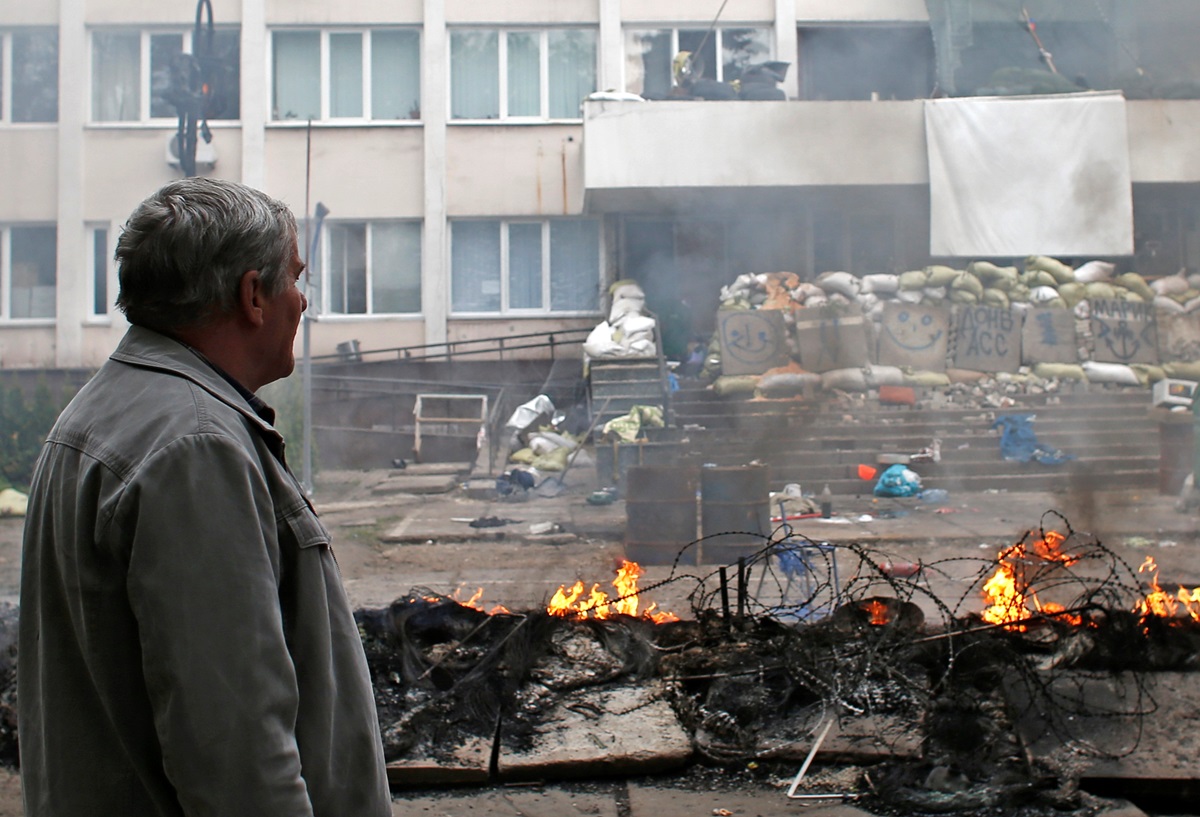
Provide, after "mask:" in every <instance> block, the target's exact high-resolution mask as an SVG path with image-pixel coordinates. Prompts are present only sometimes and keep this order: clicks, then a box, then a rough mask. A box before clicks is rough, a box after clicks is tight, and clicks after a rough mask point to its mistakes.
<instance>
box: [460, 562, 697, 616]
mask: <svg viewBox="0 0 1200 817" xmlns="http://www.w3.org/2000/svg"><path fill="white" fill-rule="evenodd" d="M643 573H645V570H644V569H643V568H642V566H641V565H639V564H638V563H637V562H630V561H628V560H622V561H621V566H620V567H618V568H617V576H616V578H615V579H613V582H612V585H613V587H614V588H615V589H616V591H617V592H616V595H615V596H613V597H611V598H610V597H609V595H608V593H606V592H604V591H603V590H601V589H600V585H599V584H593V585H592V587H591V589H590V590H586V585H585V584H584V583H583V580H582V579H581V580H579V581H577V582H575V584H573V585H572V586H571V587H570V588H569V589H568V588H567V586H566V585H559V587H558V590H556V591H555V592H554V596H553V597H551V599H550V603H549V604H548V605H546V612H547V613H549V614H550V615H552V616H559V617H561V618H574V619H580V620H582V619H588V618H593V619H603V618H612V617H613V616H617V615H622V616H632V617H633V618H637V617H638V608H639V607H641V591H639V590H638V577H639V576H641V575H642V574H643ZM461 590H462V588H458V589H456V590H455V591H454V593H452V594H451V595H450V598H451V599H452V600H454V601H456V602H458V603H459V604H461V605H462V606H463V607H470V608H472V609H475V610H482V611H483V612H485V613H488V614H489V615H498V614H501V613H509V612H511V611H510V610H509V609H508V608H507V607H504V606H503V605H500V604H497V605H494V606H492V607H491V608H490V609H488V608H485V607H484V606H483V604H482V603H481V601H482V599H483V588H482V587H480V588H478V589H477V590H476V591H475V592H474V593H473V594H472V595H471V597H470V598H468V599H462V598H459V596H460V595H461ZM641 618H646V619H649V620H651V621H653V622H654V623H655V624H663V623H665V622H668V621H679V616H677V615H675V614H674V613H667V612H663V611H660V610H659V609H658V604H657V603H656V602H651V603H650V606H649V607H647V608H646V609H645V610H644V611H643V612H642V613H641Z"/></svg>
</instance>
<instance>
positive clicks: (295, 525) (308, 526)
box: [283, 503, 332, 548]
mask: <svg viewBox="0 0 1200 817" xmlns="http://www.w3.org/2000/svg"><path fill="white" fill-rule="evenodd" d="M283 523H284V524H285V525H286V526H287V528H288V530H290V531H291V532H292V536H293V537H295V539H296V544H297V546H299V547H301V548H309V547H313V546H314V545H324V546H325V547H329V544H330V542H331V541H332V540H331V537H330V535H329V531H327V530H325V526H324V525H322V524H321V520H320V519H318V518H317V516H316V514H314V513H313V512H312V511H311V510H309V507H308V505H307V503H304V504H300V505H297V506H296V507H294V508H292V509H291V510H290V511H287V512H285V513H284V516H283Z"/></svg>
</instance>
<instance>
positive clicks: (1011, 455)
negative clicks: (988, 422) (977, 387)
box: [992, 414, 1075, 465]
mask: <svg viewBox="0 0 1200 817" xmlns="http://www.w3.org/2000/svg"><path fill="white" fill-rule="evenodd" d="M1035 417H1036V415H1033V414H1005V415H1003V416H1001V417H997V418H996V422H994V423H992V428H999V429H1000V456H1001V457H1003V458H1004V459H1006V460H1011V461H1014V462H1029V461H1031V460H1032V461H1035V462H1040V463H1041V464H1042V465H1060V464H1062V463H1064V462H1068V461H1069V460H1073V459H1075V457H1074V456H1073V455H1071V454H1066V453H1063V452H1062V451H1061V450H1059V449H1057V448H1051V447H1050V446H1048V445H1044V444H1042V443H1040V442H1038V439H1037V435H1036V434H1034V433H1033V420H1034V418H1035Z"/></svg>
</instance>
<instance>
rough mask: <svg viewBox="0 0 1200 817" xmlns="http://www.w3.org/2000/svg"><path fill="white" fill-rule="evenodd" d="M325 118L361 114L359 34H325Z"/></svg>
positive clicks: (361, 69)
mask: <svg viewBox="0 0 1200 817" xmlns="http://www.w3.org/2000/svg"><path fill="white" fill-rule="evenodd" d="M329 115H330V116H331V117H342V118H357V117H361V116H362V115H363V54H362V35H361V34H358V33H357V32H356V33H354V34H330V35H329Z"/></svg>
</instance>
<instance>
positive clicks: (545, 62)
mask: <svg viewBox="0 0 1200 817" xmlns="http://www.w3.org/2000/svg"><path fill="white" fill-rule="evenodd" d="M551 31H589V32H592V33H593V34H594V36H595V40H594V47H595V55H594V58H593V60H592V78H593V83H592V84H593V86H594V87H593V89H592V91H593V93H594V92H595V91H596V90H598V87H599V82H600V50H601V48H600V32H599V28H598V27H596V26H588V25H561V26H545V27H541V26H480V25H473V24H472V25H455V26H451V27H450V28H449V29H448V31H447V36H446V71H447V80H448V81H447V98H448V99H449V100H450V103H451V104H450V105H448V106H447V120H446V121H447V123H448V124H451V125H459V124H487V125H495V124H497V123H506V124H541V123H568V122H569V123H574V122H582V121H583V111H582V110H581V111H580V112H579V115H578V116H573V117H551V116H550V32H551ZM458 32H482V33H494V34H495V35H496V38H497V46H496V63H497V71H496V82H497V83H498V85H499V88H498V89H497V90H498V95H499V106H498V113H497V115H496V118H495V119H480V118H477V117H455V116H454V113H453V98H454V60H453V45H452V44H453V38H454V34H455V33H458ZM509 34H537V35H538V113H537V114H534V115H510V114H509V113H508V108H509V101H508V67H509V66H508V35H509ZM582 101H583V100H580V102H581V103H582Z"/></svg>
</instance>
